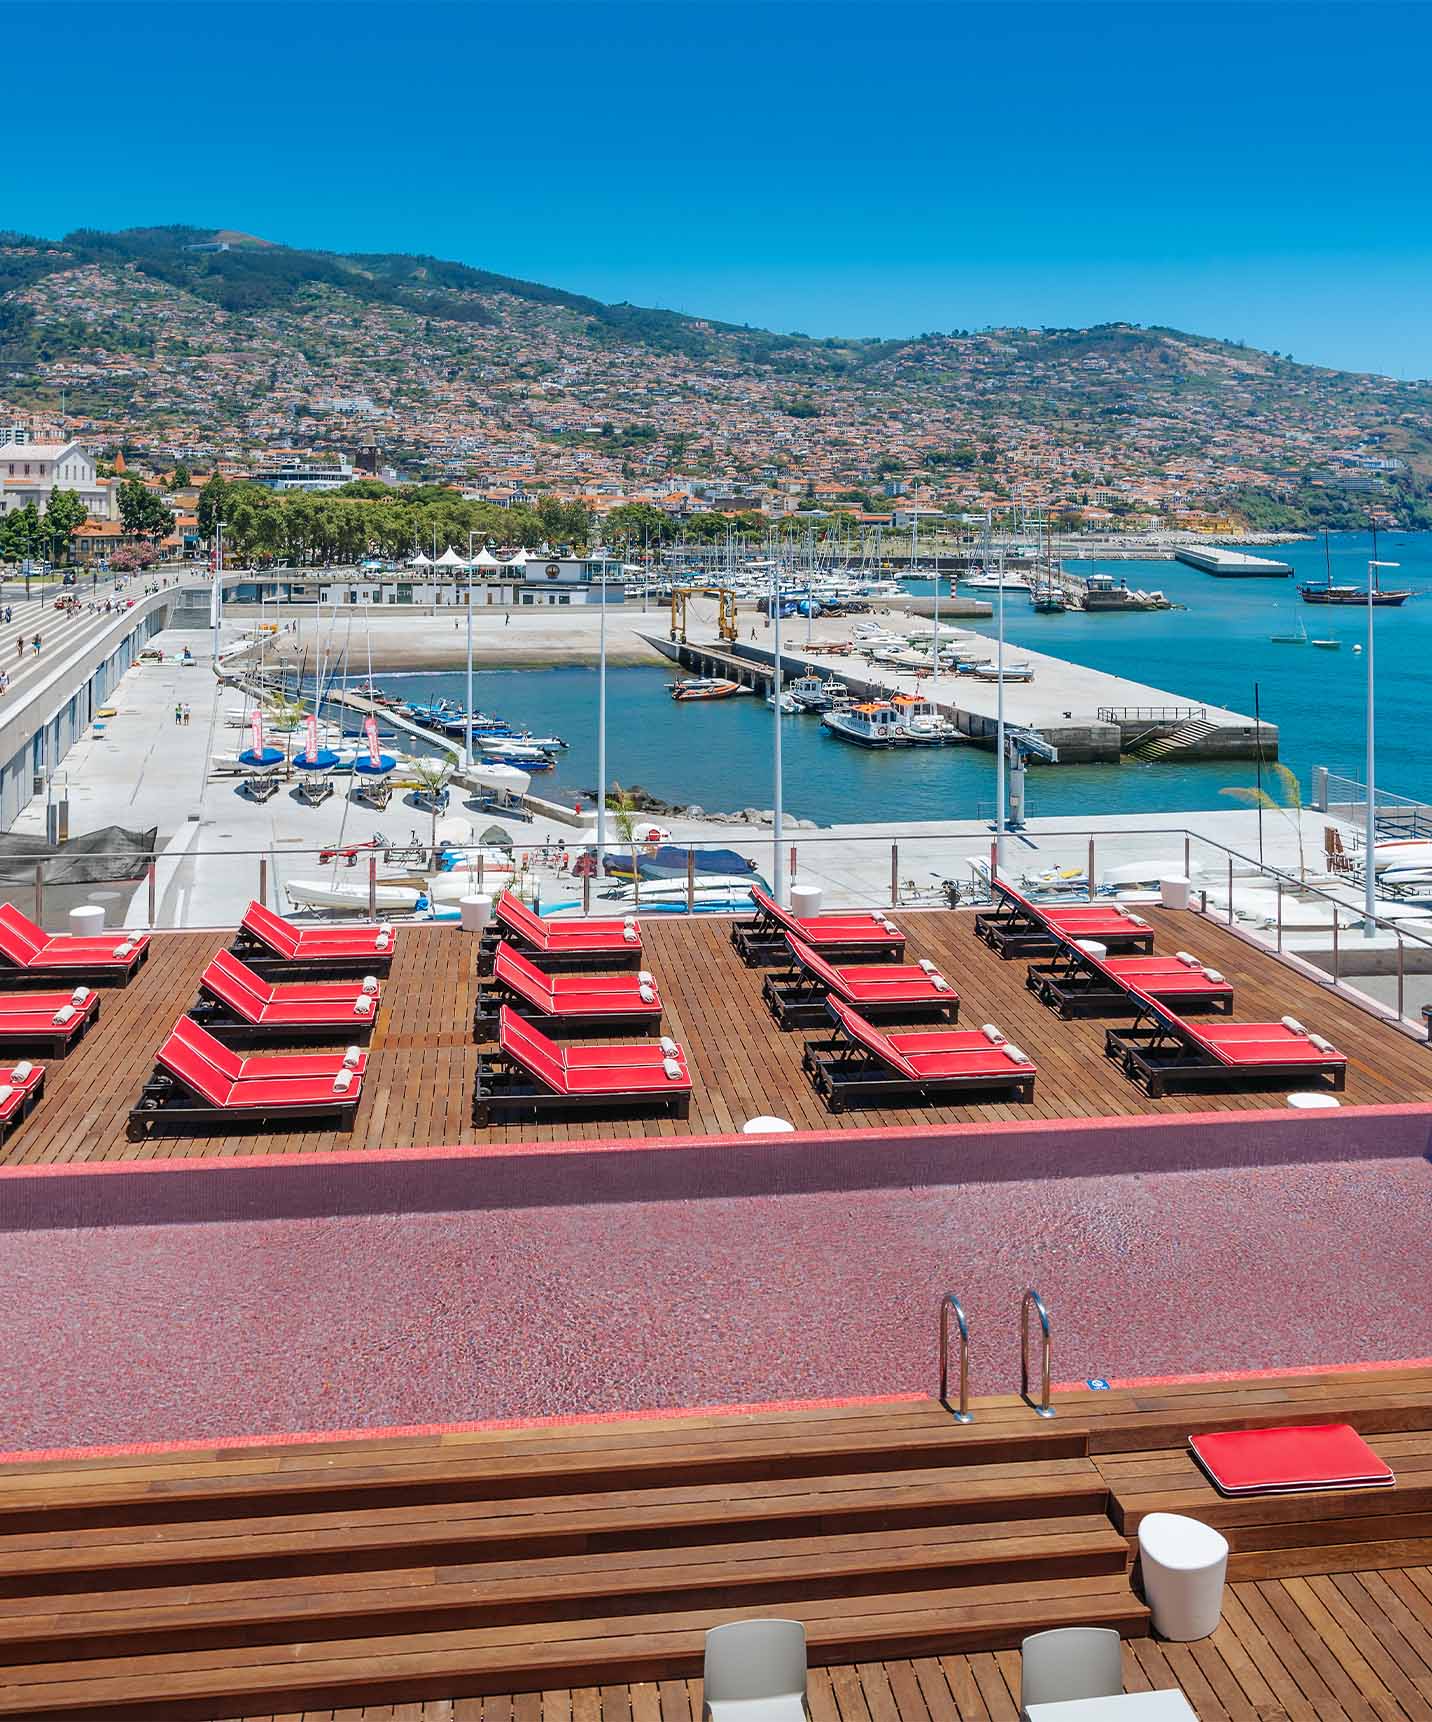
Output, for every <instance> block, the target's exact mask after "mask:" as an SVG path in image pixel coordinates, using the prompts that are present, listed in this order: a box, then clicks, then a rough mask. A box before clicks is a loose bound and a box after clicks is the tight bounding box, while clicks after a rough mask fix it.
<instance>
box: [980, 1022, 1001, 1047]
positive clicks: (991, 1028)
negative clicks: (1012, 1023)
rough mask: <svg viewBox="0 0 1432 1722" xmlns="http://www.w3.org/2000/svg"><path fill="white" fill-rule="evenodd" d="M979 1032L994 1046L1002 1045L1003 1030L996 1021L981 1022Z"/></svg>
mask: <svg viewBox="0 0 1432 1722" xmlns="http://www.w3.org/2000/svg"><path fill="white" fill-rule="evenodd" d="M980 1033H981V1034H982V1035H983V1036H984V1037H985V1039H986V1040H987V1041H990V1042H992V1043H993V1044H994V1045H995V1046H1002V1045H1003V1044H1004V1030H1003V1029H1002V1028H1001V1027H1000V1026H999V1024H998V1023H994V1022H986V1023H981V1024H980Z"/></svg>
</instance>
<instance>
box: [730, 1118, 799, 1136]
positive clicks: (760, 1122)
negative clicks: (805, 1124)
mask: <svg viewBox="0 0 1432 1722" xmlns="http://www.w3.org/2000/svg"><path fill="white" fill-rule="evenodd" d="M794 1129H795V1125H794V1124H792V1123H791V1121H790V1119H789V1118H768V1117H761V1118H748V1119H747V1120H746V1122H745V1123H744V1124H743V1125H742V1126H741V1134H742V1135H743V1136H784V1135H785V1134H786V1132H787V1131H790V1130H794Z"/></svg>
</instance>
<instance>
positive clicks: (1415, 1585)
mask: <svg viewBox="0 0 1432 1722" xmlns="http://www.w3.org/2000/svg"><path fill="white" fill-rule="evenodd" d="M1175 1686H1176V1687H1179V1688H1180V1689H1181V1690H1182V1691H1183V1693H1184V1695H1185V1697H1186V1698H1187V1699H1188V1700H1189V1702H1190V1704H1192V1706H1193V1708H1194V1710H1195V1711H1196V1712H1197V1714H1198V1716H1199V1718H1200V1722H1285V1719H1288V1722H1374V1719H1375V1722H1390V1719H1394V1718H1406V1719H1407V1722H1428V1718H1429V1717H1432V1568H1428V1567H1408V1568H1405V1569H1400V1570H1397V1571H1393V1572H1378V1573H1340V1574H1337V1575H1336V1576H1334V1577H1323V1578H1311V1579H1293V1580H1278V1579H1274V1580H1271V1581H1269V1582H1267V1583H1264V1584H1234V1585H1231V1586H1230V1587H1229V1589H1228V1592H1227V1593H1226V1601H1225V1605H1224V1616H1223V1624H1222V1625H1221V1626H1220V1627H1219V1629H1218V1631H1217V1632H1216V1633H1214V1635H1213V1636H1212V1637H1211V1638H1206V1639H1203V1640H1202V1641H1201V1642H1199V1643H1197V1644H1162V1643H1159V1642H1158V1641H1157V1640H1155V1639H1151V1638H1140V1639H1133V1640H1129V1641H1126V1642H1125V1644H1124V1689H1125V1691H1127V1692H1145V1691H1148V1690H1150V1689H1153V1688H1161V1687H1175ZM1018 1695H1019V1653H1018V1651H1013V1650H1000V1651H993V1652H984V1653H981V1654H976V1655H971V1656H926V1657H916V1658H911V1659H908V1660H896V1661H890V1662H861V1663H856V1664H854V1665H850V1666H842V1667H832V1668H815V1669H812V1670H811V1674H810V1689H809V1701H810V1713H811V1718H812V1722H1018V1716H1019V1708H1018ZM226 1722H701V1683H700V1681H699V1680H663V1681H660V1682H656V1681H638V1682H633V1683H631V1684H620V1685H612V1686H592V1687H578V1688H577V1689H575V1690H573V1689H571V1688H561V1689H559V1690H556V1691H550V1692H524V1693H518V1694H517V1695H516V1696H512V1697H508V1696H504V1697H500V1698H456V1699H453V1698H447V1699H434V1700H430V1701H427V1702H417V1703H411V1704H368V1705H360V1706H358V1707H356V1708H348V1709H341V1710H302V1711H290V1712H286V1713H283V1714H281V1715H274V1714H272V1713H266V1714H264V1715H263V1716H253V1717H244V1718H227V1719H226Z"/></svg>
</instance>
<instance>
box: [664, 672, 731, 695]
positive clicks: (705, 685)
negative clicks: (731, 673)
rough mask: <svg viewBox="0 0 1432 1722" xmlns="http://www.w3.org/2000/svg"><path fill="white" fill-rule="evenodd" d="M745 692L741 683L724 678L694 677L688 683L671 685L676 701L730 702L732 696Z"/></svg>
mask: <svg viewBox="0 0 1432 1722" xmlns="http://www.w3.org/2000/svg"><path fill="white" fill-rule="evenodd" d="M745 691H746V690H745V689H744V688H743V687H742V686H741V684H740V683H739V682H733V681H728V680H727V679H726V678H725V677H724V676H693V677H691V678H690V679H689V680H688V681H684V682H673V683H671V697H672V699H674V700H729V699H730V698H731V696H732V694H740V693H744V692H745Z"/></svg>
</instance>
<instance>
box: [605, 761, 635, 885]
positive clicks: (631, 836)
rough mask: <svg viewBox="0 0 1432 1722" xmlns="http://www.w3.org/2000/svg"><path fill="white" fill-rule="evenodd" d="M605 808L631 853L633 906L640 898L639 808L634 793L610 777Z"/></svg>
mask: <svg viewBox="0 0 1432 1722" xmlns="http://www.w3.org/2000/svg"><path fill="white" fill-rule="evenodd" d="M607 809H608V811H609V812H610V813H611V816H612V819H613V821H614V822H615V824H616V828H617V835H618V836H619V837H620V838H621V840H622V841H623V843H625V844H626V846H627V849H628V850H629V852H630V854H631V894H632V907H633V908H635V907H636V906H637V904H638V903H639V902H640V900H641V879H640V875H639V872H638V869H637V862H636V848H637V842H636V817H637V814H638V813H640V811H641V808H640V807H639V806H638V804H637V800H636V797H635V796H634V795H628V794H627V792H626V790H624V789H623V788H622V786H621V785H620V784H619V783H618V782H617V780H616V779H615V778H613V779H612V788H611V793H610V794H609V795H608V796H607Z"/></svg>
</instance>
